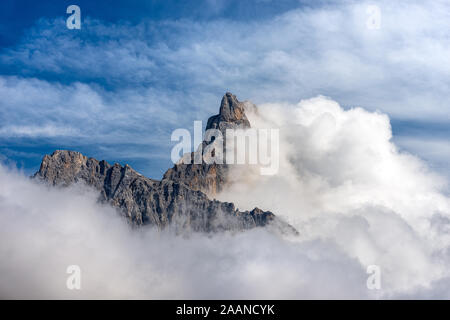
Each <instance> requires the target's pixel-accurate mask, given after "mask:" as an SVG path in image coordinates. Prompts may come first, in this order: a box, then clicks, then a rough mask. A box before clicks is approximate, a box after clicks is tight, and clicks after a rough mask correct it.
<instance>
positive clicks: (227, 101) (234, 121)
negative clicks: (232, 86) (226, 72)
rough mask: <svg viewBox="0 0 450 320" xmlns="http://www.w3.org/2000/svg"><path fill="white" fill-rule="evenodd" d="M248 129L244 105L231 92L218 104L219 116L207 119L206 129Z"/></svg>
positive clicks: (248, 123) (248, 124)
mask: <svg viewBox="0 0 450 320" xmlns="http://www.w3.org/2000/svg"><path fill="white" fill-rule="evenodd" d="M227 128H250V122H249V121H248V119H247V116H246V115H245V103H243V102H240V101H239V100H238V99H237V98H236V96H235V95H234V94H232V93H231V92H227V93H225V95H224V96H223V98H222V101H221V102H220V109H219V114H217V115H215V116H212V117H210V118H209V119H208V123H207V125H206V129H207V130H208V129H219V130H221V131H224V130H225V129H227Z"/></svg>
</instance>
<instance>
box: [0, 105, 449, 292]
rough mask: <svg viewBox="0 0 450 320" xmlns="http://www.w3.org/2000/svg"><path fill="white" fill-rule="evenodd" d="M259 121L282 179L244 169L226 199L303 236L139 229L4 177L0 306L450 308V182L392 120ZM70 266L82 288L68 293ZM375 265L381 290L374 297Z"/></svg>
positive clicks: (332, 110)
mask: <svg viewBox="0 0 450 320" xmlns="http://www.w3.org/2000/svg"><path fill="white" fill-rule="evenodd" d="M249 117H250V121H251V123H252V124H253V125H254V126H255V127H265V128H267V127H277V128H280V135H281V146H280V147H281V148H280V151H281V156H280V171H279V174H278V175H276V176H260V175H259V174H256V175H254V174H253V171H252V170H249V171H246V174H245V175H242V170H240V169H239V168H238V167H237V168H236V170H239V175H238V176H234V175H233V176H232V177H234V183H233V185H231V187H230V188H229V189H228V190H226V191H225V192H224V193H223V194H221V195H220V198H222V199H227V200H232V201H233V202H235V203H236V204H237V206H238V207H239V208H240V209H248V208H251V207H254V206H258V207H261V208H263V209H265V210H272V211H273V212H274V213H276V214H277V215H279V216H282V217H284V218H286V219H288V220H289V221H290V222H291V223H292V224H293V225H294V226H295V227H296V228H297V229H298V231H299V233H300V235H299V236H298V237H292V236H282V235H278V234H274V233H270V232H268V231H266V230H264V229H257V230H252V231H247V232H242V233H237V234H230V233H220V234H214V235H202V234H191V235H190V236H188V237H183V236H176V235H174V234H172V233H171V232H170V231H164V232H159V231H157V230H155V229H152V228H148V227H145V228H142V229H138V230H136V229H131V228H130V227H129V226H128V225H127V224H126V223H125V221H124V220H123V219H122V218H121V217H120V216H119V215H118V214H117V212H116V211H115V210H114V209H112V208H111V207H109V206H107V205H101V204H99V203H97V201H96V199H97V196H96V194H95V192H91V190H89V189H86V187H84V186H73V187H71V188H67V189H57V188H49V187H46V186H44V185H40V184H38V183H37V182H35V181H32V180H30V179H28V178H27V177H25V176H24V175H23V174H21V173H19V172H16V171H14V170H12V169H8V168H6V167H5V166H1V167H0V181H1V184H0V237H1V238H0V257H1V259H0V284H1V285H0V296H1V297H2V298H175V299H176V298H238V299H239V298H242V299H243V298H246V299H249V298H392V297H420V298H422V297H423V298H427V297H433V298H449V297H450V292H449V290H448V286H445V283H448V282H449V280H448V279H449V277H450V275H449V271H448V270H449V268H448V266H449V263H450V260H449V258H450V256H449V255H448V252H449V251H448V248H449V242H450V237H449V232H450V231H449V230H450V209H449V198H448V196H446V193H445V192H446V181H445V179H443V178H440V177H439V176H438V175H436V174H434V173H433V172H431V171H430V170H429V169H427V167H426V165H425V164H424V163H423V162H422V161H420V160H419V159H417V158H415V157H413V156H411V155H408V154H406V153H401V152H399V151H398V150H397V148H396V146H395V145H394V144H393V143H392V142H391V129H390V125H389V118H388V117H387V116H386V115H384V114H381V113H371V112H368V111H365V110H363V109H360V108H355V109H351V110H347V111H345V110H343V109H342V108H341V107H340V106H339V105H338V104H337V103H336V102H334V101H332V100H330V99H328V98H325V97H317V98H314V99H310V100H304V101H301V102H300V103H299V104H298V105H286V104H285V105H283V104H267V105H262V106H260V107H259V114H257V115H256V114H250V115H249ZM241 169H242V168H241ZM256 172H257V173H258V171H256ZM234 173H236V172H234ZM69 265H79V266H80V268H81V270H82V278H81V281H82V284H81V286H82V289H81V290H73V291H71V290H68V289H67V288H66V279H67V277H68V274H66V273H65V272H66V268H67V266H69ZM369 265H378V266H379V267H380V268H381V279H382V280H381V286H382V287H381V290H368V289H367V287H366V280H367V277H368V276H369V275H368V274H367V273H366V268H367V266H369Z"/></svg>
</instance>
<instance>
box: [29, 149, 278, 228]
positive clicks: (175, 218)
mask: <svg viewBox="0 0 450 320" xmlns="http://www.w3.org/2000/svg"><path fill="white" fill-rule="evenodd" d="M34 177H35V178H39V179H42V180H44V181H45V182H47V183H49V184H51V185H55V186H56V185H62V186H68V185H70V184H73V183H76V182H84V183H86V184H87V185H89V186H92V187H94V188H95V189H97V190H98V191H99V192H100V199H101V200H103V201H107V202H109V203H110V204H112V205H113V206H116V207H118V208H120V209H121V210H122V212H123V213H124V215H125V216H126V217H127V218H128V219H129V221H130V222H132V223H133V224H135V225H147V224H149V225H154V226H157V227H159V228H160V229H162V228H165V227H167V226H169V225H170V226H172V227H174V228H179V229H181V230H192V231H203V232H211V231H220V230H245V229H249V228H254V227H258V226H265V225H267V224H269V223H270V222H272V221H275V223H276V224H277V223H278V222H277V221H276V220H277V219H276V218H275V215H274V214H273V213H271V212H265V211H262V210H260V209H258V208H255V209H254V210H252V211H244V212H241V211H239V210H237V209H236V208H235V206H234V204H233V203H228V202H219V201H216V200H210V199H208V197H207V196H206V195H205V194H204V193H202V192H200V191H197V190H192V189H190V188H188V187H187V186H186V185H185V184H182V183H178V182H175V181H170V180H168V179H164V180H162V181H157V180H153V179H149V178H146V177H144V176H142V175H140V174H139V173H137V172H136V171H134V170H133V169H132V168H131V167H129V166H128V165H125V166H121V165H119V164H114V165H110V164H109V163H108V162H106V161H98V160H96V159H93V158H87V157H85V156H83V155H82V154H81V153H79V152H74V151H67V150H65V151H59V150H58V151H55V152H54V153H53V154H52V155H51V156H49V155H46V156H45V157H44V159H43V161H42V164H41V167H40V169H39V171H38V172H37V173H36V174H35V176H34Z"/></svg>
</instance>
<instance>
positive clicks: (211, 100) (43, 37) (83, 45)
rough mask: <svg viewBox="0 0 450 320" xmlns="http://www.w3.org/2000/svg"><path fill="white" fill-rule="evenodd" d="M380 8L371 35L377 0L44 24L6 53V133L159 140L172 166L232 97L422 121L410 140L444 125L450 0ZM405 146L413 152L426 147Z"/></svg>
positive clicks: (90, 140) (0, 57) (1, 56)
mask: <svg viewBox="0 0 450 320" xmlns="http://www.w3.org/2000/svg"><path fill="white" fill-rule="evenodd" d="M375 4H376V5H377V6H378V7H379V8H380V12H381V22H380V23H381V24H380V29H369V28H367V19H368V18H369V16H368V13H367V6H368V5H373V2H353V1H348V2H344V3H335V2H321V3H320V5H314V6H311V5H303V6H299V7H298V8H295V9H294V8H291V10H287V11H286V10H282V12H284V13H279V14H276V15H264V18H262V19H261V20H253V19H248V20H246V19H234V16H233V17H226V16H220V15H219V16H217V17H214V18H212V19H206V20H199V21H193V20H191V19H176V20H170V19H167V20H155V21H152V20H146V19H144V18H142V20H141V22H139V23H138V22H127V21H122V22H119V23H116V24H113V23H110V22H105V21H102V20H97V19H96V18H95V17H90V16H89V15H85V16H84V18H83V27H82V29H81V30H80V31H73V30H68V29H67V28H66V27H65V21H64V19H62V18H57V19H41V20H39V21H38V22H36V25H35V26H34V27H33V28H31V29H30V30H28V32H26V33H25V35H24V36H23V38H22V39H21V41H19V42H18V43H17V44H16V45H14V46H13V47H10V48H4V49H3V50H2V51H1V53H0V62H1V64H2V67H3V68H4V76H2V81H1V82H2V83H1V84H2V88H1V90H2V92H1V96H2V97H3V99H2V109H3V110H6V111H4V112H3V113H2V114H1V118H0V120H3V121H2V122H3V123H2V124H1V125H3V126H5V124H4V122H6V121H8V125H10V126H15V127H43V128H45V127H47V126H54V127H60V126H64V127H69V128H72V129H74V128H77V127H78V126H81V127H82V128H80V130H73V132H78V133H79V134H83V135H84V137H83V138H82V141H83V143H84V144H90V145H91V146H94V145H98V144H99V143H100V142H103V141H105V140H107V138H109V140H108V141H109V142H110V143H111V144H118V145H121V144H122V142H123V141H141V140H142V139H144V140H146V141H148V140H151V139H155V138H152V137H155V136H157V137H158V138H156V140H158V141H162V142H163V144H164V145H165V146H166V149H165V150H166V151H167V159H168V158H169V156H168V155H169V154H170V150H169V149H168V147H167V143H168V141H169V138H168V137H170V132H171V131H172V130H174V129H176V128H177V127H184V128H190V126H191V125H192V122H193V120H199V119H204V120H206V118H207V117H209V116H210V115H211V114H214V113H216V112H217V105H218V99H219V98H218V97H220V96H221V95H223V93H224V92H225V91H232V92H233V93H235V94H237V95H238V97H242V98H245V99H249V100H252V101H253V102H255V103H265V102H270V101H272V102H276V101H286V102H288V103H295V102H297V101H298V100H299V99H302V98H309V97H313V96H317V95H319V94H322V95H326V96H330V97H333V99H335V100H336V101H338V102H339V103H340V104H341V105H343V106H345V107H346V108H348V107H354V106H361V107H364V108H365V109H367V110H371V111H375V110H380V111H382V112H384V113H387V114H388V115H389V116H390V117H391V118H394V119H400V120H413V121H417V122H423V123H424V126H423V128H422V130H421V131H420V132H416V133H414V134H411V136H410V138H413V137H412V135H414V136H415V137H416V136H420V135H424V134H426V132H427V131H433V128H434V127H436V126H441V127H442V126H448V120H449V117H448V114H449V112H448V109H449V108H448V106H447V105H446V103H445V101H447V96H448V93H449V91H450V90H449V89H450V88H449V86H448V85H447V83H448V81H447V79H448V78H449V76H450V69H449V67H448V63H447V57H448V56H449V54H450V42H449V40H448V37H447V35H446V33H445V30H447V29H448V21H449V16H448V15H449V14H448V12H450V11H449V10H448V9H449V8H448V3H447V2H446V1H434V2H433V3H432V4H428V3H426V4H425V3H422V2H419V1H412V2H409V3H408V5H405V4H404V3H401V2H391V1H377V2H376V3H375ZM252 5H254V4H252ZM211 6H212V7H216V8H217V10H219V11H220V10H221V8H222V7H223V5H222V2H221V1H213V2H211ZM270 6H271V7H273V8H275V7H276V6H275V4H271V5H270ZM288 7H289V6H288ZM288 7H286V8H288ZM289 8H290V7H289ZM274 10H275V9H274ZM276 12H281V11H276ZM6 75H13V76H14V77H12V78H11V77H7V76H6ZM25 90H26V91H27V92H29V94H28V95H26V96H25V95H23V92H25ZM10 110H14V112H10ZM181 115H183V116H181ZM59 119H63V120H59ZM58 122H60V123H58ZM94 128H95V130H94ZM150 129H151V130H150ZM5 130H6V129H5ZM41 132H43V133H44V132H46V130H41ZM73 137H74V139H73V140H75V141H79V140H78V138H80V136H79V135H76V134H74V135H73ZM66 138H67V137H66ZM443 138H447V136H445V137H439V139H441V140H442V139H443ZM73 140H72V141H69V139H64V140H62V139H61V141H64V142H66V143H61V144H63V145H73V144H74V143H73ZM409 141H410V143H408V144H405V146H407V148H408V150H411V151H415V150H422V149H423V148H421V147H420V143H421V142H420V141H419V140H417V139H416V140H414V139H410V140H409ZM412 141H418V143H419V145H412V144H411V143H412ZM138 145H142V143H140V142H139V143H138ZM146 145H148V146H149V149H150V150H151V151H150V152H153V151H154V150H156V149H158V148H160V146H159V147H154V146H155V145H157V143H156V142H155V141H152V143H151V144H149V143H146ZM139 148H141V147H139ZM163 148H164V147H163ZM158 150H159V151H158V153H160V152H161V149H158ZM130 152H132V153H136V152H137V151H136V150H130ZM423 156H424V157H425V156H426V154H424V155H423ZM113 158H114V155H112V159H113ZM445 159H447V158H445ZM445 159H444V155H442V158H441V159H440V160H437V161H438V162H439V163H446V162H448V161H445ZM430 161H433V162H434V161H436V160H433V159H431V160H430ZM436 167H437V166H436ZM447 167H448V166H445V167H444V168H443V169H442V170H446V169H447ZM439 168H441V166H439Z"/></svg>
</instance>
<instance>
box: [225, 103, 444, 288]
mask: <svg viewBox="0 0 450 320" xmlns="http://www.w3.org/2000/svg"><path fill="white" fill-rule="evenodd" d="M249 118H250V122H251V123H252V124H253V125H254V126H255V127H257V128H279V129H280V136H281V143H280V171H279V173H278V174H277V175H275V176H261V175H259V174H258V173H259V171H258V170H256V171H254V170H249V168H245V167H243V168H241V167H234V169H233V171H232V175H231V177H232V179H233V180H234V184H233V185H231V186H230V187H229V188H228V189H227V190H225V191H224V192H223V193H222V194H221V195H220V196H219V199H221V200H226V201H233V202H234V203H236V205H237V206H239V207H241V208H244V209H249V208H252V207H254V206H258V207H260V208H262V209H264V210H271V211H273V212H276V213H277V214H278V215H281V216H283V217H285V218H287V219H288V221H290V222H291V223H292V224H293V225H294V226H295V227H296V228H297V229H298V230H299V232H300V237H301V238H302V239H304V240H311V239H328V240H329V239H333V242H335V243H337V244H338V246H339V247H340V248H341V249H342V250H343V251H344V252H346V253H347V254H348V255H349V256H351V257H353V258H355V259H357V260H358V261H360V262H361V264H362V265H369V264H376V265H379V266H381V268H382V269H383V276H384V278H383V279H384V280H383V281H384V282H383V283H384V288H385V289H387V290H386V292H384V293H385V294H386V295H387V296H390V295H396V294H404V293H411V292H414V290H417V288H418V287H421V286H423V287H427V286H428V285H430V283H431V282H433V281H435V280H437V279H439V278H441V277H445V276H447V269H448V265H447V262H443V261H446V259H448V258H447V257H445V255H444V256H442V252H443V251H444V252H445V250H447V248H448V247H449V245H450V235H449V233H448V228H447V227H445V226H448V221H449V220H446V219H448V218H449V217H450V199H449V197H448V195H447V194H446V191H447V187H448V185H447V180H446V178H445V177H442V176H439V175H438V174H436V173H434V172H432V171H431V170H430V169H429V168H428V167H427V166H426V164H425V163H424V162H422V161H421V160H419V159H418V158H416V157H414V156H412V155H410V154H408V153H405V152H400V151H398V149H397V147H396V146H395V145H394V143H393V142H392V141H391V137H392V134H391V128H390V124H389V118H388V117H387V116H386V115H385V114H381V113H371V112H368V111H366V110H364V109H361V108H354V109H350V110H343V109H342V108H341V107H340V106H339V104H337V103H336V102H335V101H333V100H330V99H328V98H325V97H317V98H313V99H309V100H302V101H301V102H300V103H299V104H297V105H286V104H284V105H281V104H266V105H261V106H260V107H259V113H258V114H257V115H256V114H250V117H249ZM436 219H438V220H439V221H440V222H439V223H434V221H436Z"/></svg>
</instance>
